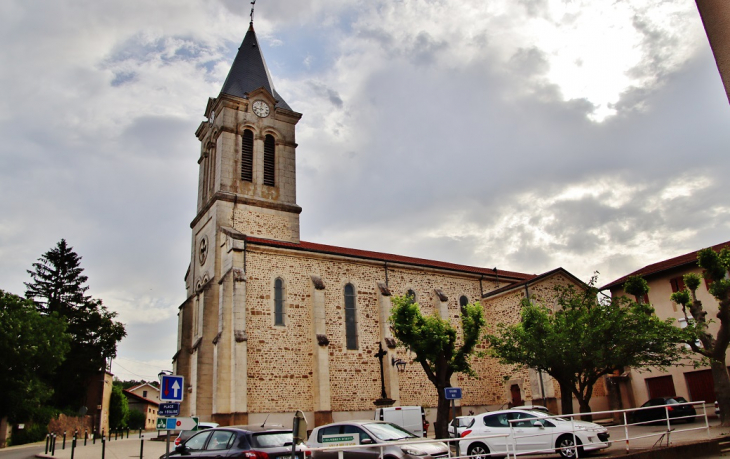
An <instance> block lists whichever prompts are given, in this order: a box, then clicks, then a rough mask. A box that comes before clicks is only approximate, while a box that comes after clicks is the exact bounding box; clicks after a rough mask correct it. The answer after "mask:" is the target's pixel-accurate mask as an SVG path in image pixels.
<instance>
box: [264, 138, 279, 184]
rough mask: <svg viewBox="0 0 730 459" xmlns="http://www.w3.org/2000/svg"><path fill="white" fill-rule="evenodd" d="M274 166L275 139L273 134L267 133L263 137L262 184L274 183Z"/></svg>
mask: <svg viewBox="0 0 730 459" xmlns="http://www.w3.org/2000/svg"><path fill="white" fill-rule="evenodd" d="M275 168H276V141H275V140H274V136H273V135H271V134H268V135H267V136H266V139H264V185H268V186H275V185H276V177H275V173H274V171H275Z"/></svg>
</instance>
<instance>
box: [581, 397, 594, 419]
mask: <svg viewBox="0 0 730 459" xmlns="http://www.w3.org/2000/svg"><path fill="white" fill-rule="evenodd" d="M578 405H580V412H581V413H590V412H591V406H590V405H589V404H588V401H587V400H585V399H583V398H579V399H578ZM580 419H581V421H588V422H591V421H593V415H592V414H587V415H583V416H581V417H580Z"/></svg>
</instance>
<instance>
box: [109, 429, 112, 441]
mask: <svg viewBox="0 0 730 459" xmlns="http://www.w3.org/2000/svg"><path fill="white" fill-rule="evenodd" d="M108 441H112V429H109V440H108Z"/></svg>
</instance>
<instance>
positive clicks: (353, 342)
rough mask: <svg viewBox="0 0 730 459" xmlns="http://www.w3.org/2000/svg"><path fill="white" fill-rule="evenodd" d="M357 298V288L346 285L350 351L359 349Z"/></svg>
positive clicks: (346, 327) (346, 320) (346, 329)
mask: <svg viewBox="0 0 730 459" xmlns="http://www.w3.org/2000/svg"><path fill="white" fill-rule="evenodd" d="M356 300H357V298H356V297H355V287H353V285H352V284H347V285H345V340H346V341H347V348H348V349H357V301H356Z"/></svg>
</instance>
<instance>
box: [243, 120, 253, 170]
mask: <svg viewBox="0 0 730 459" xmlns="http://www.w3.org/2000/svg"><path fill="white" fill-rule="evenodd" d="M241 180H243V181H246V182H252V181H253V131H251V130H250V129H246V130H245V131H243V136H241Z"/></svg>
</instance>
